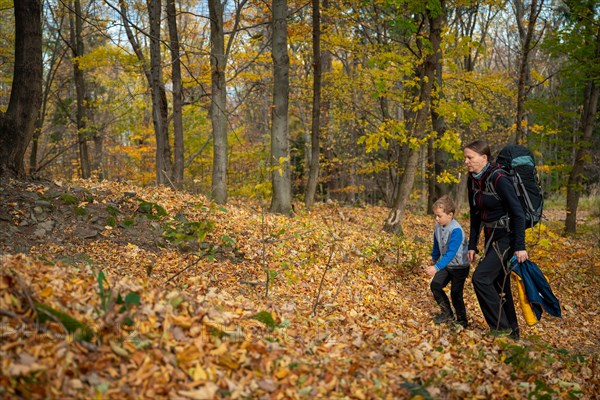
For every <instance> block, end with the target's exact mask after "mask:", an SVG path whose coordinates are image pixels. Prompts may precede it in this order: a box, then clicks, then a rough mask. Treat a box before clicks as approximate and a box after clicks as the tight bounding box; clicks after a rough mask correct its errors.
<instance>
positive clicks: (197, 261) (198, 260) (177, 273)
mask: <svg viewBox="0 0 600 400" xmlns="http://www.w3.org/2000/svg"><path fill="white" fill-rule="evenodd" d="M201 259H202V256H198V259H197V260H196V261H194V262H192V263H190V264H189V265H188V266H187V267H185V268H184V269H182V270H181V271H178V272H176V273H175V274H174V275H173V276H171V277H170V278H169V279H167V280H166V281H165V285H166V284H167V283H169V282H171V281H172V280H173V279H175V278H177V277H178V276H179V275H181V274H183V273H184V272H185V271H187V270H188V269H190V268H192V267H194V266H196V265H197V264H198V263H199V262H200V260H201Z"/></svg>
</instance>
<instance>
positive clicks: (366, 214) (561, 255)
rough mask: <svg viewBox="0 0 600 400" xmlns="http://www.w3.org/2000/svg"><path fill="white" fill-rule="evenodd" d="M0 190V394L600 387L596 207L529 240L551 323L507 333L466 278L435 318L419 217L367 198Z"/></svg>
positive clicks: (504, 393) (425, 233) (547, 392)
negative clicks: (286, 210)
mask: <svg viewBox="0 0 600 400" xmlns="http://www.w3.org/2000/svg"><path fill="white" fill-rule="evenodd" d="M0 189H1V190H0V251H1V252H2V254H3V255H2V257H1V261H2V270H1V271H2V273H1V275H0V318H1V320H0V360H1V361H0V362H1V366H0V367H1V372H0V397H3V398H33V399H37V398H40V399H41V398H57V399H58V398H61V399H63V398H72V399H90V398H110V399H120V398H123V399H141V398H169V399H213V398H215V399H218V398H227V399H236V398H239V399H245V398H248V399H288V398H291V399H303V398H306V399H309V398H351V399H354V398H356V399H375V398H389V399H397V398H435V399H437V398H450V399H454V398H456V399H458V398H482V399H487V398H517V399H518V398H526V397H527V396H530V398H537V399H542V398H544V399H545V398H581V399H587V398H594V397H595V396H597V393H598V390H599V389H600V386H599V385H600V367H599V364H598V362H599V359H598V353H599V349H600V336H599V334H598V329H599V327H600V294H599V293H600V278H599V276H600V248H599V242H598V240H599V232H598V215H595V216H590V217H589V218H586V219H585V220H582V221H581V229H580V231H581V232H582V233H581V234H579V235H578V236H577V237H571V238H565V237H562V236H561V235H559V234H558V232H559V231H560V228H561V224H560V223H559V222H557V221H548V222H547V223H546V224H545V225H544V226H542V228H541V229H540V230H537V229H536V231H535V232H533V233H530V234H528V243H529V248H530V255H531V258H532V259H533V260H534V261H536V262H537V263H538V265H539V266H540V267H541V268H542V270H543V271H544V273H545V274H546V276H547V277H548V279H549V281H550V282H551V285H552V287H553V290H554V292H555V294H556V295H557V297H558V298H559V299H560V301H561V305H562V310H563V318H562V319H557V318H553V317H550V316H548V315H547V314H544V316H543V318H542V320H541V321H540V323H538V324H537V325H536V326H533V327H528V326H527V325H526V324H525V322H524V321H523V319H521V336H522V337H521V340H519V341H513V340H510V339H508V338H494V337H492V336H490V335H489V334H488V333H487V328H486V325H485V322H484V320H483V317H482V315H481V313H480V311H479V307H478V305H477V301H476V299H475V296H474V292H473V289H472V286H471V285H470V279H469V280H468V284H467V286H466V290H465V297H466V303H467V309H468V313H469V322H470V326H469V328H467V329H463V328H462V327H458V326H453V325H443V326H435V325H434V324H433V323H432V321H431V316H432V315H433V314H434V313H435V312H437V310H436V307H435V305H434V302H433V299H432V296H431V294H430V291H429V279H428V278H427V276H426V275H425V274H424V272H423V271H422V269H421V265H422V264H423V263H425V262H427V260H428V253H429V250H430V249H429V246H430V238H431V232H432V231H431V230H432V227H433V220H432V218H431V217H428V216H424V215H412V214H409V215H408V216H407V219H406V221H405V223H404V232H405V237H403V238H399V237H394V236H391V235H388V234H386V233H384V232H382V230H381V226H382V221H383V220H384V218H385V217H386V215H387V210H386V209H384V208H377V207H371V206H369V207H364V208H359V207H353V208H350V207H342V206H339V205H335V204H328V205H319V206H317V207H315V208H314V210H312V211H310V212H306V211H303V208H302V207H297V208H298V209H297V210H296V211H297V213H296V216H295V217H294V218H291V219H290V218H285V217H282V216H278V215H273V214H268V213H264V212H263V211H262V207H261V205H260V204H259V203H257V202H256V203H255V202H251V201H247V200H245V201H236V200H234V201H231V203H230V204H228V205H227V206H217V205H214V204H212V203H211V202H210V201H209V200H207V199H206V198H205V197H203V196H200V195H190V194H184V193H178V192H174V191H171V190H168V189H164V188H137V187H136V188H133V187H131V186H125V185H121V184H116V183H108V182H104V183H91V182H78V183H77V185H73V184H70V185H67V184H56V183H49V182H46V183H22V182H11V183H8V184H5V185H3V186H2V187H1V188H0ZM547 213H548V214H549V215H552V211H551V210H549V211H548V212H547ZM463 218H464V217H463ZM463 218H459V221H461V222H462V223H463V226H464V225H466V220H464V219H463ZM18 252H21V253H22V254H16V253H18ZM267 277H268V286H267V285H266V284H265V282H266V280H267ZM267 289H268V296H267ZM519 318H521V317H519Z"/></svg>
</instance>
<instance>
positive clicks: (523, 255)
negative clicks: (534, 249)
mask: <svg viewBox="0 0 600 400" xmlns="http://www.w3.org/2000/svg"><path fill="white" fill-rule="evenodd" d="M515 257H517V261H518V262H519V263H522V262H524V261H525V260H527V259H529V255H528V254H527V250H517V251H515Z"/></svg>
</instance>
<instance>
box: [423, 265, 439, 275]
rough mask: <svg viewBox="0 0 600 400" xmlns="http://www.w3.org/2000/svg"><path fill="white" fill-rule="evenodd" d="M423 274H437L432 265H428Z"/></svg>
mask: <svg viewBox="0 0 600 400" xmlns="http://www.w3.org/2000/svg"><path fill="white" fill-rule="evenodd" d="M425 272H427V275H429V276H434V275H435V273H436V272H437V269H435V267H434V266H433V265H429V266H427V267H426V268H425Z"/></svg>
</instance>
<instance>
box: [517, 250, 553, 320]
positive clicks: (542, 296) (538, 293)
mask: <svg viewBox="0 0 600 400" xmlns="http://www.w3.org/2000/svg"><path fill="white" fill-rule="evenodd" d="M510 266H511V269H512V271H513V272H514V273H515V274H517V275H519V276H520V277H521V280H522V281H523V285H524V286H525V293H527V299H528V300H529V302H530V303H531V308H532V309H533V312H534V313H535V317H536V318H537V319H538V321H539V320H540V318H542V309H544V310H546V311H547V312H548V313H549V314H550V315H553V316H555V317H559V318H560V317H562V315H561V310H560V302H559V301H558V299H557V298H556V296H555V295H554V293H553V292H552V289H551V288H550V284H549V283H548V281H547V280H546V277H545V276H544V274H543V273H542V271H541V270H540V268H539V267H538V266H537V264H536V263H534V262H533V261H531V260H525V261H524V262H522V263H518V262H516V260H513V261H512V263H511V265H510Z"/></svg>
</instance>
